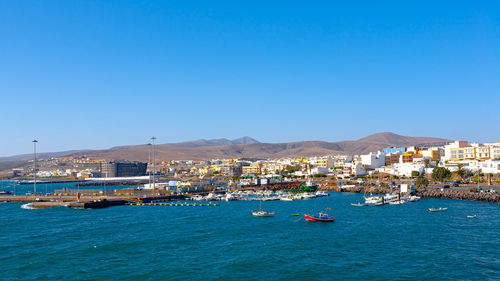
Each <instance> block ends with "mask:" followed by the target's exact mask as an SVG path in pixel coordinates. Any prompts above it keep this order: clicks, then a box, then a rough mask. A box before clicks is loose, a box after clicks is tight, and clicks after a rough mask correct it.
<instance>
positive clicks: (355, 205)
mask: <svg viewBox="0 0 500 281" xmlns="http://www.w3.org/2000/svg"><path fill="white" fill-rule="evenodd" d="M351 206H354V207H363V206H368V204H366V203H359V202H358V203H351Z"/></svg>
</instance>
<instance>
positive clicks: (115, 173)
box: [100, 162, 148, 178]
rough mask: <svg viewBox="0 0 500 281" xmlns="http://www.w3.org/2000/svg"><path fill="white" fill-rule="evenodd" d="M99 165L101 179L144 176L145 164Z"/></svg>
mask: <svg viewBox="0 0 500 281" xmlns="http://www.w3.org/2000/svg"><path fill="white" fill-rule="evenodd" d="M100 164H101V169H100V170H101V177H107V178H112V177H139V176H145V175H146V170H147V168H148V164H147V163H142V162H103V163H100Z"/></svg>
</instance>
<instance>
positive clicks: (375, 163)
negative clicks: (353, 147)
mask: <svg viewBox="0 0 500 281" xmlns="http://www.w3.org/2000/svg"><path fill="white" fill-rule="evenodd" d="M360 158H361V164H362V165H367V166H368V167H370V169H376V168H380V167H382V166H385V153H384V152H382V151H377V152H376V153H373V152H370V153H368V154H365V155H361V156H360Z"/></svg>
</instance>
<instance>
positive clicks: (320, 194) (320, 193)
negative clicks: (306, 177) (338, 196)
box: [314, 191, 330, 197]
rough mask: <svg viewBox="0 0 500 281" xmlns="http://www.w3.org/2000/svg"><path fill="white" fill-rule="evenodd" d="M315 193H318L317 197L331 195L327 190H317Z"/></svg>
mask: <svg viewBox="0 0 500 281" xmlns="http://www.w3.org/2000/svg"><path fill="white" fill-rule="evenodd" d="M314 195H316V197H326V196H330V194H328V193H327V192H325V191H316V193H314Z"/></svg>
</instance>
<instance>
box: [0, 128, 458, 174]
mask: <svg viewBox="0 0 500 281" xmlns="http://www.w3.org/2000/svg"><path fill="white" fill-rule="evenodd" d="M445 142H449V140H447V139H441V138H431V137H408V136H401V135H397V134H394V133H390V132H385V133H378V134H374V135H370V136H367V137H364V138H361V139H358V140H354V141H340V142H325V141H299V142H286V143H262V142H259V141H257V140H255V139H253V138H251V137H248V136H246V137H242V138H238V139H234V140H229V139H225V138H221V139H212V140H205V139H199V140H195V141H186V142H179V143H167V144H157V145H155V155H156V156H155V157H156V159H159V160H204V159H217V158H220V159H222V158H252V159H268V158H280V157H289V156H320V155H326V154H334V155H335V154H350V155H352V154H364V153H368V152H371V151H377V150H380V149H383V148H386V147H393V146H394V147H399V146H413V145H421V144H440V143H445ZM149 151H150V146H148V145H130V146H117V147H113V148H110V149H104V150H78V151H65V152H54V153H41V154H39V155H38V156H39V157H40V158H48V157H62V156H79V155H86V156H88V157H91V158H98V159H107V160H114V161H148V157H149ZM31 158H32V155H31V154H24V155H17V156H10V157H0V162H9V163H12V164H13V163H18V162H19V161H27V160H30V159H31ZM0 166H11V165H0Z"/></svg>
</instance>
